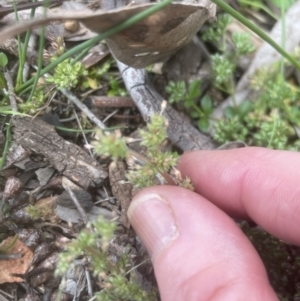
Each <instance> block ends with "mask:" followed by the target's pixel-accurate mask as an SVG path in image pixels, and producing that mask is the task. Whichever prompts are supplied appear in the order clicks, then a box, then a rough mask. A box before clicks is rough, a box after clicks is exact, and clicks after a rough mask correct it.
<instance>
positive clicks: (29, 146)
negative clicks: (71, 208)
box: [13, 117, 107, 189]
mask: <svg viewBox="0 0 300 301" xmlns="http://www.w3.org/2000/svg"><path fill="white" fill-rule="evenodd" d="M13 124H14V134H13V137H14V140H15V141H16V143H17V144H20V145H21V146H22V147H23V148H25V149H26V150H28V151H30V152H33V153H36V154H40V155H43V156H44V157H45V158H46V159H47V160H48V161H49V163H50V164H51V165H52V166H53V167H54V168H55V169H56V170H57V171H58V172H59V173H61V174H62V175H64V176H66V177H67V178H69V179H70V180H72V181H73V182H75V183H76V184H77V185H79V186H81V187H82V188H84V189H87V188H88V187H91V186H92V187H95V186H98V185H100V184H101V183H102V182H103V180H104V179H105V178H106V177H107V172H106V171H104V170H103V169H102V168H101V166H100V165H99V163H98V162H97V161H96V160H95V159H93V158H91V157H90V156H89V155H88V154H87V153H86V152H84V151H83V150H82V149H81V148H80V147H79V146H77V145H75V144H73V143H71V142H68V141H66V140H64V139H63V138H61V137H60V136H59V135H58V134H57V133H56V131H55V129H54V127H53V126H51V125H49V124H47V123H46V122H44V121H43V120H42V119H40V118H36V119H33V120H32V119H31V118H27V117H14V118H13Z"/></svg>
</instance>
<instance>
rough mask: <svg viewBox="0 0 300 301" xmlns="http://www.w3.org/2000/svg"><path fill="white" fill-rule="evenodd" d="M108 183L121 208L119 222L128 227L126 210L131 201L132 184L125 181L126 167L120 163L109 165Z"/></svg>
mask: <svg viewBox="0 0 300 301" xmlns="http://www.w3.org/2000/svg"><path fill="white" fill-rule="evenodd" d="M109 181H110V185H111V190H112V194H113V196H114V197H115V198H116V200H117V202H118V203H119V206H120V207H121V217H120V221H121V223H122V225H123V226H125V227H126V228H129V227H130V223H129V220H128V217H127V210H128V207H129V205H130V201H131V191H132V184H131V183H128V180H127V179H126V166H125V163H124V162H122V161H117V162H112V163H111V164H110V165H109Z"/></svg>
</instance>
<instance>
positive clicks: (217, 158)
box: [178, 147, 300, 244]
mask: <svg viewBox="0 0 300 301" xmlns="http://www.w3.org/2000/svg"><path fill="white" fill-rule="evenodd" d="M178 168H179V170H180V171H181V172H182V174H183V176H189V177H190V178H191V180H192V182H193V183H194V185H195V190H196V191H197V192H198V193H199V194H201V195H202V196H204V197H205V198H207V199H209V200H210V201H211V202H213V203H214V204H215V205H216V206H218V207H219V208H221V209H222V210H224V211H226V212H227V213H228V214H230V215H232V216H237V217H244V218H250V219H252V220H253V221H255V222H256V223H257V224H259V225H260V226H261V227H263V228H264V229H265V230H266V231H268V232H270V233H271V234H273V235H275V236H277V237H279V238H281V239H284V240H286V241H288V242H291V243H294V244H300V235H299V229H300V219H299V216H300V154H299V153H296V152H288V151H277V150H269V149H264V148H255V147H249V148H242V149H234V150H216V151H195V152H190V153H186V154H184V155H183V156H182V157H181V158H180V162H179V165H178Z"/></svg>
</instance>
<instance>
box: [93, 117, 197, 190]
mask: <svg viewBox="0 0 300 301" xmlns="http://www.w3.org/2000/svg"><path fill="white" fill-rule="evenodd" d="M167 126H168V123H167V121H166V119H165V118H164V117H163V116H162V115H160V114H154V115H153V116H152V117H151V121H150V122H149V123H148V124H147V129H145V130H140V131H139V134H140V136H141V145H143V146H145V147H146V149H147V151H146V156H145V157H144V156H141V155H140V154H137V153H136V152H134V151H132V150H131V149H129V148H128V147H127V145H126V139H125V138H123V137H121V135H120V133H119V132H116V133H115V134H108V133H103V132H102V131H99V132H98V133H97V136H98V137H97V138H98V141H95V142H94V143H93V145H94V151H95V153H97V154H99V155H103V156H106V157H108V156H110V157H111V158H112V159H113V160H117V159H124V158H126V159H129V158H130V157H135V158H138V159H139V160H140V161H142V162H143V163H142V165H140V164H136V163H135V162H132V161H130V160H129V161H130V162H131V164H130V168H131V170H130V171H129V173H128V174H127V178H128V180H129V181H130V182H131V183H132V184H133V185H134V186H135V187H137V188H143V187H148V186H153V185H155V184H157V175H158V174H160V176H161V177H162V178H164V180H165V181H166V182H167V183H168V184H171V185H179V186H183V187H186V188H190V189H193V187H192V184H191V182H190V181H189V179H181V177H180V175H179V173H178V171H177V170H176V169H175V166H176V165H177V163H178V159H179V155H178V154H177V153H175V152H163V151H162V148H163V143H164V141H165V140H166V139H167ZM171 170H173V171H174V173H175V174H176V176H175V178H172V177H171V176H170V175H169V172H170V171H171Z"/></svg>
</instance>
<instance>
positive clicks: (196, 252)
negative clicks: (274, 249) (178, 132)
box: [128, 186, 273, 301]
mask: <svg viewBox="0 0 300 301" xmlns="http://www.w3.org/2000/svg"><path fill="white" fill-rule="evenodd" d="M128 216H129V218H130V221H131V222H132V225H133V227H134V229H135V230H136V232H137V234H138V235H139V237H140V238H141V239H142V241H143V242H144V243H145V246H146V248H147V250H148V251H149V253H150V254H151V255H152V260H153V264H154V269H155V274H156V277H157V281H158V284H159V288H160V293H161V297H162V300H164V301H165V300H172V301H177V300H196V299H197V300H213V299H211V297H212V296H213V295H214V294H215V292H216V291H217V290H219V289H220V288H222V287H226V286H230V284H231V283H237V284H239V285H240V284H243V283H244V284H245V283H250V282H251V283H256V282H260V283H262V285H261V286H260V287H261V289H264V288H265V286H268V280H267V276H266V272H265V269H264V267H263V264H262V262H261V260H260V258H259V257H258V255H257V253H256V251H255V250H254V248H253V246H252V245H251V243H250V242H249V241H248V239H247V238H246V237H245V236H244V234H243V233H242V232H241V230H240V229H239V228H238V227H237V225H236V224H235V223H234V222H233V221H232V220H231V219H230V218H229V217H228V216H227V215H226V214H224V213H223V212H222V211H221V210H219V209H218V208H217V207H216V206H214V205H213V204H211V203H210V202H208V201H207V200H205V199H204V198H203V197H201V196H199V195H197V194H195V193H193V192H191V191H187V190H185V189H183V188H179V187H170V186H167V187H152V188H148V189H146V190H143V191H142V192H141V193H140V194H139V195H137V197H136V198H134V200H133V203H132V204H131V206H130V209H129V214H128ZM239 285H237V286H233V287H232V288H230V289H229V290H234V291H235V293H236V294H238V293H241V292H239V291H238V290H236V288H238V287H239ZM258 287H259V286H258ZM235 293H233V294H235ZM243 293H244V292H243ZM225 300H232V299H224V301H225ZM249 300H254V299H249ZM266 300H273V299H266Z"/></svg>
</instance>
